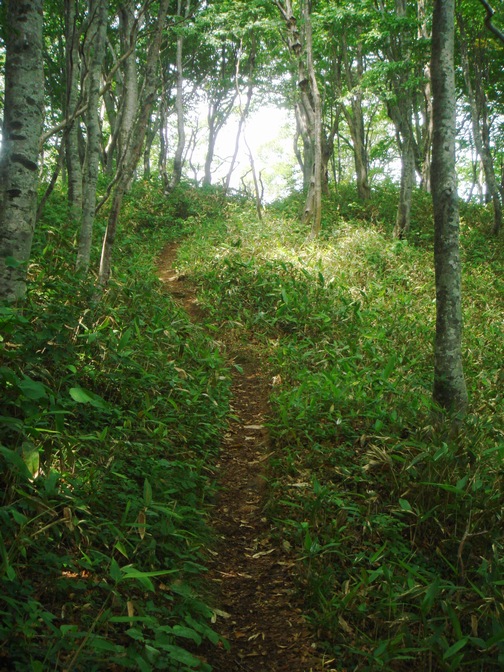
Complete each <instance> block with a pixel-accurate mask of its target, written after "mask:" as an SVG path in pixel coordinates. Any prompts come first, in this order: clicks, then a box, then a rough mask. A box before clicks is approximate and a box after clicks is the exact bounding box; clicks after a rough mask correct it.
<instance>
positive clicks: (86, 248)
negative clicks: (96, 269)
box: [76, 0, 108, 273]
mask: <svg viewBox="0 0 504 672" xmlns="http://www.w3.org/2000/svg"><path fill="white" fill-rule="evenodd" d="M107 13H108V10H107V0H89V16H90V17H92V19H91V24H90V25H89V27H88V33H87V36H86V44H85V45H84V52H85V58H86V68H87V73H86V80H87V82H86V84H87V87H86V88H87V100H88V108H87V110H86V132H87V138H86V140H87V142H86V156H85V159H84V170H83V181H84V186H83V190H82V192H83V193H82V197H83V202H82V218H81V224H80V231H79V242H78V246H77V261H76V269H77V270H78V271H82V272H84V273H86V272H87V270H88V268H89V260H90V256H91V242H92V235H93V224H94V219H95V209H96V186H97V183H98V164H99V160H100V119H99V105H98V103H99V100H100V82H101V70H102V64H103V59H104V56H105V41H106V33H107Z"/></svg>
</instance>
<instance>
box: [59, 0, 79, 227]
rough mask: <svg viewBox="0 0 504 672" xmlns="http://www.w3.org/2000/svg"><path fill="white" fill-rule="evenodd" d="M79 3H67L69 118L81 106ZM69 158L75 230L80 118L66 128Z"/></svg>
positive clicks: (71, 214)
mask: <svg viewBox="0 0 504 672" xmlns="http://www.w3.org/2000/svg"><path fill="white" fill-rule="evenodd" d="M77 9H78V7H77V0H65V39H66V46H65V49H66V95H67V98H66V109H65V116H66V118H67V119H70V118H72V117H73V116H74V115H75V112H76V111H77V109H78V107H79V102H80V101H79V98H80V95H79V83H80V56H79V35H80V31H79V30H78V29H77V14H78V11H77ZM63 133H64V138H65V156H66V169H67V175H68V215H69V220H70V223H71V224H72V225H73V227H74V228H75V229H77V227H78V226H79V223H80V220H81V216H82V163H81V159H80V153H79V125H78V123H77V120H76V119H73V121H72V122H71V123H70V126H69V127H67V128H65V129H64V131H63Z"/></svg>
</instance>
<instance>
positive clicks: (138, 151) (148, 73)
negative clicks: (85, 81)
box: [98, 0, 170, 287]
mask: <svg viewBox="0 0 504 672" xmlns="http://www.w3.org/2000/svg"><path fill="white" fill-rule="evenodd" d="M169 4H170V0H161V2H160V3H159V9H158V16H157V20H156V26H155V29H154V31H153V35H152V37H151V41H150V43H149V49H148V52H147V60H146V65H145V75H144V83H143V89H142V98H141V100H140V103H139V105H138V116H137V118H136V121H135V124H134V126H133V128H132V129H131V133H130V139H129V142H128V147H129V149H128V152H127V154H126V160H125V161H124V162H123V163H122V165H121V169H120V173H119V174H118V179H117V183H116V186H115V189H114V194H113V197H112V206H111V209H110V213H109V217H108V221H107V229H106V231H105V235H104V237H103V245H102V253H101V259H100V271H99V276H98V282H99V284H100V286H102V287H104V286H106V285H107V283H108V281H109V279H110V273H111V270H112V250H113V246H114V242H115V237H116V231H117V222H118V219H119V213H120V211H121V206H122V201H123V198H124V194H125V193H126V191H127V189H128V186H129V184H130V181H131V178H132V177H133V174H134V172H135V168H136V166H137V164H138V162H139V160H140V158H141V156H142V148H143V144H144V139H145V133H146V130H147V123H148V120H149V118H150V114H151V111H152V107H153V105H154V101H155V98H156V90H157V86H156V84H157V82H156V66H157V62H158V58H159V52H160V49H161V43H162V39H163V30H164V27H165V23H166V14H167V12H168V5H169Z"/></svg>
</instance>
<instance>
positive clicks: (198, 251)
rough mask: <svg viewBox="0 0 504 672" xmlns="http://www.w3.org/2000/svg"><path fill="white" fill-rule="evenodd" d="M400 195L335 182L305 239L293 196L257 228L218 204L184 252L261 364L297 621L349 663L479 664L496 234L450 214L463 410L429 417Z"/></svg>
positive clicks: (491, 449)
mask: <svg viewBox="0 0 504 672" xmlns="http://www.w3.org/2000/svg"><path fill="white" fill-rule="evenodd" d="M396 202H397V192H396V191H395V190H394V189H393V187H392V186H390V185H385V188H384V189H380V190H377V191H376V192H375V193H374V194H373V199H372V200H371V202H370V203H369V204H366V205H365V206H362V205H360V204H358V203H357V202H356V199H355V197H354V196H352V193H351V192H350V191H349V190H347V189H346V188H345V189H342V190H341V192H340V193H339V195H338V196H337V197H336V196H332V197H331V199H329V200H328V202H327V204H326V207H325V221H324V230H323V234H322V236H321V239H320V241H318V242H307V241H306V239H305V233H304V232H302V231H300V229H299V225H293V224H292V219H291V218H294V217H295V216H296V213H297V208H298V203H299V199H296V198H295V197H291V198H289V199H288V201H286V202H283V203H280V204H276V205H275V206H274V207H273V208H272V209H271V210H270V212H269V213H267V214H266V221H265V224H258V223H257V222H256V221H255V219H254V218H253V215H252V213H250V212H248V211H247V210H246V209H243V208H240V209H237V210H233V209H230V210H228V219H227V221H224V222H219V226H218V227H216V226H215V224H212V223H210V224H208V225H207V226H206V227H205V228H203V230H202V231H200V232H199V233H198V236H197V238H196V237H195V238H190V239H188V240H187V242H186V243H185V245H184V249H183V250H182V251H181V255H180V259H181V265H182V268H184V270H186V271H187V272H191V273H192V274H193V277H194V278H195V279H196V280H197V281H198V282H199V283H200V285H201V296H202V298H203V300H204V302H205V304H206V307H207V309H208V310H209V311H211V312H212V314H213V317H214V320H217V321H218V323H219V324H220V328H221V329H228V330H230V331H231V333H232V334H233V336H234V337H235V338H237V339H240V338H242V339H245V340H247V342H249V343H250V342H255V343H256V345H257V347H258V348H260V349H261V350H262V351H266V352H267V353H268V354H269V358H270V367H271V370H272V374H274V376H275V377H274V379H273V381H274V385H273V387H272V390H273V394H272V405H273V418H272V420H271V423H270V433H271V435H272V438H273V441H274V446H275V448H276V452H275V456H274V458H273V461H272V464H271V467H270V474H269V476H270V486H271V501H270V506H269V514H270V516H271V517H273V518H274V519H275V520H276V521H277V523H278V530H279V534H281V535H282V536H283V537H285V538H286V540H287V541H288V542H289V543H290V544H291V545H292V546H294V547H295V548H297V549H298V553H299V569H300V574H301V578H302V582H303V586H304V591H305V594H308V595H309V604H310V606H311V609H312V619H313V622H314V625H315V626H316V627H317V631H318V632H319V633H321V634H322V637H323V638H324V639H325V642H326V647H327V650H328V652H329V653H330V655H331V656H333V657H334V658H336V659H337V660H338V663H339V665H341V666H343V667H346V668H349V669H357V668H358V669H362V670H369V671H371V670H379V669H383V670H391V671H392V670H402V669H404V665H409V666H410V667H412V669H432V670H459V669H463V668H467V669H471V670H473V669H474V670H476V669H478V670H484V671H491V670H497V669H500V668H501V667H502V665H503V663H504V613H503V608H502V583H503V580H504V577H503V569H504V562H503V553H502V551H503V547H502V533H501V529H502V511H503V505H504V501H503V494H502V493H503V482H502V477H503V472H502V459H503V457H504V444H503V436H504V424H503V417H502V413H501V411H500V410H499V409H501V406H502V392H501V388H502V370H501V366H502V361H503V360H504V350H503V344H502V338H500V337H499V333H500V332H499V330H500V329H501V319H502V316H501V305H502V290H503V287H502V281H501V279H500V278H502V266H503V262H502V243H501V242H499V241H495V240H493V239H490V238H489V237H488V235H487V233H488V228H487V225H486V221H487V214H486V213H485V212H483V211H482V209H481V208H477V207H475V206H468V207H467V208H463V209H462V244H463V255H464V263H465V272H464V277H465V325H466V326H465V353H466V356H465V361H466V375H467V379H468V386H469V388H470V393H471V402H472V406H471V414H470V415H469V417H468V418H467V421H466V423H465V425H464V427H463V428H461V429H460V431H459V432H458V434H456V435H453V434H452V433H450V432H449V431H448V430H446V429H445V428H444V427H443V426H442V425H438V424H437V423H434V420H435V418H436V417H437V411H436V409H435V408H433V406H432V402H431V385H432V364H433V363H432V339H433V333H434V318H435V316H434V306H433V297H434V294H435V293H434V286H433V269H432V254H431V244H432V222H431V215H430V213H431V207H430V203H428V202H427V197H426V196H425V195H423V194H420V193H417V194H415V202H414V208H413V231H412V238H411V242H409V243H408V242H405V241H401V242H397V241H392V240H391V236H390V233H391V231H392V228H393V224H394V219H395V203H396ZM369 222H371V224H370V223H369Z"/></svg>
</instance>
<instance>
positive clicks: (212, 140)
mask: <svg viewBox="0 0 504 672" xmlns="http://www.w3.org/2000/svg"><path fill="white" fill-rule="evenodd" d="M215 120H216V111H215V106H214V104H213V103H210V104H209V106H208V145H207V152H206V155H205V175H204V177H203V186H206V187H208V186H209V185H211V184H212V163H213V159H214V154H215V145H216V143H217V134H218V129H216V121H215Z"/></svg>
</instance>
